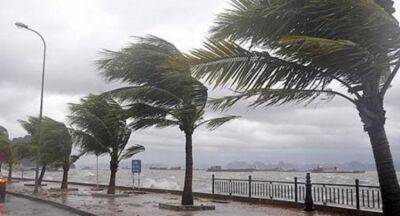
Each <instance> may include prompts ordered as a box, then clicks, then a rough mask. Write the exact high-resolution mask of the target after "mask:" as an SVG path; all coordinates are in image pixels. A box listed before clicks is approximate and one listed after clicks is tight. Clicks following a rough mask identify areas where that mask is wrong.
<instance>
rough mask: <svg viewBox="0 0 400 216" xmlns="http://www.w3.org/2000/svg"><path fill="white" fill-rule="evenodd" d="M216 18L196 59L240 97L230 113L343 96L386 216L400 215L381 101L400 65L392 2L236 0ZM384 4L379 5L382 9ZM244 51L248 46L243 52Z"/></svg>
mask: <svg viewBox="0 0 400 216" xmlns="http://www.w3.org/2000/svg"><path fill="white" fill-rule="evenodd" d="M232 3H233V7H234V8H233V9H231V10H227V11H225V12H224V13H222V14H221V15H219V17H218V20H217V22H216V25H215V26H214V27H213V29H212V31H211V32H212V37H211V39H210V41H209V42H207V43H206V44H205V47H206V48H205V49H200V50H195V51H194V52H193V53H192V55H193V56H192V58H191V62H192V64H194V65H195V66H194V68H193V69H194V72H195V75H196V76H197V77H198V78H205V79H206V80H207V81H209V82H210V83H214V84H215V85H218V86H221V85H226V84H230V85H232V87H233V88H235V90H236V92H237V94H235V95H233V96H228V97H225V98H222V99H217V100H215V101H213V102H214V103H213V104H214V108H222V109H223V108H228V107H230V106H232V105H233V104H234V103H236V102H237V101H239V100H241V99H246V98H250V97H254V96H255V97H256V100H255V102H254V103H253V105H255V106H257V105H274V104H284V103H291V102H310V101H313V100H314V99H316V98H317V97H318V96H320V95H330V96H332V97H333V96H339V97H342V98H344V99H345V100H347V101H349V102H350V103H351V104H352V105H354V106H355V108H357V110H358V111H359V113H360V117H361V119H362V121H363V123H364V128H365V131H366V132H367V133H368V134H369V137H370V140H371V145H372V149H373V153H374V157H375V162H376V167H377V171H378V176H379V183H380V186H381V192H382V196H383V211H384V213H385V215H400V187H399V183H398V180H397V176H396V171H395V169H394V166H393V160H392V155H391V152H390V148H389V142H388V140H387V137H386V133H385V127H384V125H385V119H386V118H385V110H384V107H383V102H384V97H385V94H386V92H387V90H388V89H389V87H390V84H391V82H392V81H393V78H394V77H395V75H396V73H397V72H398V70H399V68H400V61H399V58H400V51H399V50H400V28H399V23H398V21H397V20H396V19H395V18H394V17H393V15H392V13H393V12H394V8H393V1H388V0H380V1H378V0H377V1H376V2H374V1H373V0H365V1H360V0H337V1H325V0H316V1H315V0H301V1H291V0H270V1H260V0H235V1H232ZM381 6H382V7H381ZM246 47H247V48H246Z"/></svg>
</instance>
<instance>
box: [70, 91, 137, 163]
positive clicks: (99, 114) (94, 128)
mask: <svg viewBox="0 0 400 216" xmlns="http://www.w3.org/2000/svg"><path fill="white" fill-rule="evenodd" d="M70 111H71V114H70V115H69V116H68V119H69V121H70V123H71V125H73V126H74V129H71V133H72V135H73V139H74V141H75V143H77V145H78V146H79V147H80V148H81V151H82V153H83V154H85V153H89V154H95V155H97V156H99V155H102V154H106V153H107V154H110V156H112V157H113V158H114V159H116V160H118V161H119V160H122V159H125V158H126V157H127V156H126V155H133V149H135V148H139V147H140V149H143V150H144V148H143V147H142V146H136V145H135V146H133V147H131V148H130V149H128V150H126V151H125V152H124V149H125V147H126V146H127V144H128V141H129V138H130V136H131V129H130V128H129V127H128V125H127V122H126V119H127V118H126V116H125V115H126V114H125V112H124V110H123V109H122V107H121V106H120V105H119V103H118V102H117V101H115V100H113V99H112V98H111V97H109V96H98V95H89V96H87V97H85V98H83V99H81V101H80V103H79V104H70ZM136 153H138V152H136Z"/></svg>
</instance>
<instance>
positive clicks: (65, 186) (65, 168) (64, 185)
mask: <svg viewBox="0 0 400 216" xmlns="http://www.w3.org/2000/svg"><path fill="white" fill-rule="evenodd" d="M68 171H69V166H68V165H64V166H63V177H62V182H61V190H67V189H68Z"/></svg>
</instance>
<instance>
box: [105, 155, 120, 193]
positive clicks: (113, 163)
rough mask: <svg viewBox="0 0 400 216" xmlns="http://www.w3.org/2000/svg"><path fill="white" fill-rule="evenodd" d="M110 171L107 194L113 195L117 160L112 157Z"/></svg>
mask: <svg viewBox="0 0 400 216" xmlns="http://www.w3.org/2000/svg"><path fill="white" fill-rule="evenodd" d="M110 171H111V175H110V182H109V184H108V190H107V194H115V179H116V175H117V171H118V158H117V159H115V158H113V157H112V158H111V162H110Z"/></svg>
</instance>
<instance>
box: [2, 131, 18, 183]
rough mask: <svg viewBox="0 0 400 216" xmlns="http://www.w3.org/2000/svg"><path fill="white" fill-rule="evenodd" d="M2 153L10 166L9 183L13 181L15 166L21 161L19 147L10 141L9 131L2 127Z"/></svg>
mask: <svg viewBox="0 0 400 216" xmlns="http://www.w3.org/2000/svg"><path fill="white" fill-rule="evenodd" d="M0 151H1V152H2V153H3V155H4V156H5V158H4V161H5V163H6V164H8V181H11V180H12V170H13V165H15V164H17V163H18V161H19V158H18V152H17V146H16V145H14V144H13V143H12V142H11V140H10V139H9V134H8V131H7V129H5V128H4V127H2V126H0Z"/></svg>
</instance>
